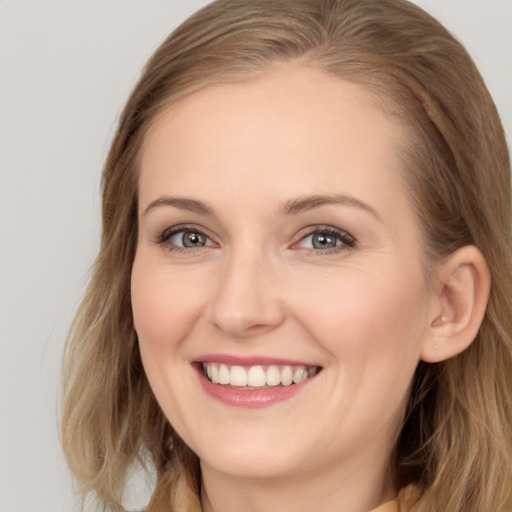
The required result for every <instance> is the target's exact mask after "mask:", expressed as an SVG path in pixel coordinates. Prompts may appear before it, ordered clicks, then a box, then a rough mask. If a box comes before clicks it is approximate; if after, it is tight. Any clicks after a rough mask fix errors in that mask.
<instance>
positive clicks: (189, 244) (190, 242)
mask: <svg viewBox="0 0 512 512" xmlns="http://www.w3.org/2000/svg"><path fill="white" fill-rule="evenodd" d="M157 242H158V243H159V244H161V245H165V246H167V248H168V249H169V250H173V249H176V250H177V249H184V250H187V249H201V248H202V247H211V246H214V245H215V244H214V243H213V241H212V240H211V239H210V238H209V237H208V236H207V235H206V234H205V233H203V232H202V231H201V230H200V229H196V228H187V227H183V226H181V227H180V226H176V227H174V228H170V229H167V230H165V231H164V232H163V233H162V234H161V235H160V236H159V237H158V240H157Z"/></svg>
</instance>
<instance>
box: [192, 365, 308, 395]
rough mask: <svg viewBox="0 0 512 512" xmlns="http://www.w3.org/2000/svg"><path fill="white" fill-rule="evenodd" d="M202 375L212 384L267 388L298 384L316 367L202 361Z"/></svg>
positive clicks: (244, 387) (242, 387)
mask: <svg viewBox="0 0 512 512" xmlns="http://www.w3.org/2000/svg"><path fill="white" fill-rule="evenodd" d="M202 367H203V372H204V375H205V376H206V377H207V378H208V380H209V381H210V382H212V383H213V384H221V385H224V386H231V387H234V388H239V389H240V388H241V389H268V388H273V387H278V386H292V385H294V384H300V383H301V382H304V381H305V380H307V379H309V378H311V377H313V376H314V375H316V373H317V371H318V367H316V366H305V365H296V366H292V365H255V366H240V365H229V364H222V363H210V362H203V363H202Z"/></svg>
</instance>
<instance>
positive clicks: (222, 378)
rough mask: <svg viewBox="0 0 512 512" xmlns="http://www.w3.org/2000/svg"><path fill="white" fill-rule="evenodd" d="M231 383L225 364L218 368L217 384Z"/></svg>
mask: <svg viewBox="0 0 512 512" xmlns="http://www.w3.org/2000/svg"><path fill="white" fill-rule="evenodd" d="M230 381H231V379H230V375H229V368H228V367H227V366H226V365H225V364H221V365H220V366H219V384H229V383H230Z"/></svg>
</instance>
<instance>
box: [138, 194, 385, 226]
mask: <svg viewBox="0 0 512 512" xmlns="http://www.w3.org/2000/svg"><path fill="white" fill-rule="evenodd" d="M331 204H334V205H342V206H350V207H355V208H359V209H361V210H363V211H365V212H368V213H370V214H371V215H372V216H374V217H375V218H376V219H378V220H380V221H382V219H381V217H380V215H379V214H378V213H377V212H376V211H375V210H374V209H373V208H372V207H371V206H370V205H368V204H366V203H364V202H362V201H360V200H359V199H356V198H355V197H352V196H347V195H311V196H300V197H297V198H295V199H290V200H289V201H286V202H285V203H284V204H283V205H282V206H281V207H280V208H279V213H280V214H281V215H295V214H297V213H302V212H306V211H309V210H314V209H315V208H319V207H320V206H324V205H331ZM161 206H172V207H174V208H178V209H180V210H187V211H190V212H194V213H197V214H199V215H207V216H213V215H214V212H213V210H212V209H211V208H210V207H209V206H207V205H206V204H205V203H203V202H201V201H197V200H195V199H187V198H182V197H170V196H162V197H159V198H158V199H155V200H154V201H152V202H151V203H149V205H148V206H147V207H146V209H145V210H144V213H143V215H146V214H147V213H148V212H149V211H151V210H153V209H155V208H158V207H161Z"/></svg>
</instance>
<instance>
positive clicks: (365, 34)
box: [63, 0, 512, 512]
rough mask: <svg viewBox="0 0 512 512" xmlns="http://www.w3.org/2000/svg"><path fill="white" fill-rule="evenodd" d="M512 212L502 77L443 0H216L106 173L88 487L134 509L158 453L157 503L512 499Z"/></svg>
mask: <svg viewBox="0 0 512 512" xmlns="http://www.w3.org/2000/svg"><path fill="white" fill-rule="evenodd" d="M510 211H511V210H510V167H509V158H508V152H507V147H506V143H505V139H504V134H503V129H502V126H501V123H500V121H499V118H498V115H497V113H496V109H495V107H494V104H493V102H492V99H491V98H490V96H489V93H488V92H487V90H486V88H485V86H484V84H483V81H482V79H481V78H480V76H479V74H478V72H477V70H476V69H475V67H474V65H473V63H472V61H471V59H470V57H469V56H468V55H467V53H466V52H465V50H464V49H463V48H462V47H461V45H460V44H459V43H457V42H456V41H455V40H454V39H453V38H452V37H451V36H450V35H449V34H448V33H447V31H446V30H445V29H444V28H443V27H441V26H440V25H439V24H438V23H437V22H436V21H435V20H433V19H432V18H431V17H430V16H428V15H427V14H425V13H424V12H423V11H421V10H420V9H419V8H417V7H415V6H413V5H411V4H409V3H408V2H405V1H403V0H386V1H382V0H344V1H334V0H324V1H320V0H300V1H296V0H293V1H291V0H271V1H270V0H266V1H265V0H261V1H240V0H221V1H218V2H214V3H213V4H211V5H210V6H208V7H206V8H205V9H203V10H201V11H200V12H198V13H197V14H196V15H195V16H193V17H192V18H190V19H189V20H188V21H186V22H185V23H184V24H183V25H182V26H181V27H179V28H178V29H177V30H176V31H175V32H174V33H173V34H172V35H171V36H170V37H169V38H168V39H167V40H166V41H165V42H164V43H163V44H162V46H161V47H160V48H159V49H158V50H157V51H156V52H155V54H154V55H153V57H152V58H151V59H150V61H149V62H148V64H147V66H146V68H145V70H144V73H143V75H142V77H141V79H140V81H139V83H138V85H137V86H136V88H135V90H134V92H133V93H132V96H131V98H130V100H129V101H128V104H127V105H126V107H125V110H124V112H123V115H122V118H121V120H120V125H119V128H118V131H117V134H116V137H115V139H114V142H113V145H112V148H111V151H110V154H109V157H108V160H107V163H106V167H105V171H104V182H103V237H102V245H101V249H100V254H99V256H98V260H97V262H96V266H95V269H94V273H93V276H92V279H91V283H90V285H89V288H88V292H87V294H86V297H85V298H84V301H83V303H82V305H81V307H80V310H79V312H78V315H77V318H76V320H75V323H74V326H73V329H72V332H71V333H70V339H69V345H68V351H67V355H66V362H65V376H64V380H65V400H64V409H63V443H64V448H65V450H66V453H67V456H68V460H69V462H70V465H71V467H72V469H73V470H74V472H75V473H76V475H77V477H78V478H79V480H80V481H81V482H82V484H83V486H84V487H83V489H84V493H87V492H88V491H94V492H95V493H96V494H97V497H98V498H99V500H100V501H101V502H102V503H103V504H104V505H105V506H106V507H107V508H109V509H110V510H122V506H121V495H122V490H123V482H124V481H125V480H124V479H125V478H126V474H127V471H128V470H129V468H130V466H131V465H132V464H134V463H136V462H141V463H142V464H144V465H146V467H149V468H154V470H155V471H156V487H155V491H154V494H153V497H152V500H151V502H150V504H149V505H148V511H150V512H153V511H168V510H176V511H185V510H191V511H192V510H203V511H205V512H206V511H208V512H210V511H223V512H227V511H231V510H233V511H234V510H251V511H260V510H267V509H269V508H276V507H279V508H280V509H284V510H292V509H293V510H304V511H306V510H312V509H315V510H318V511H323V510H344V511H347V512H348V511H353V512H363V511H368V510H378V511H379V512H384V511H391V510H411V511H427V510H429V511H430V510H446V511H450V512H455V511H465V512H467V511H475V512H476V511H479V512H481V511H487V510H489V511H490V510H493V511H506V510H510V508H511V507H512V492H511V488H512V485H511V483H512V474H511V473H512V449H511V446H512V444H511V440H512V432H511V429H512V411H511V396H512V394H511V393H512V390H511V386H512V382H511V379H510V377H509V376H510V372H511V370H512V361H511V347H512V342H511V333H512V324H511V319H510V315H509V313H508V312H509V311H510V300H511V297H512V290H511V278H510V276H511V268H510V265H511V260H510V254H511V226H510ZM491 283H492V285H491ZM397 495H398V497H397Z"/></svg>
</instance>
